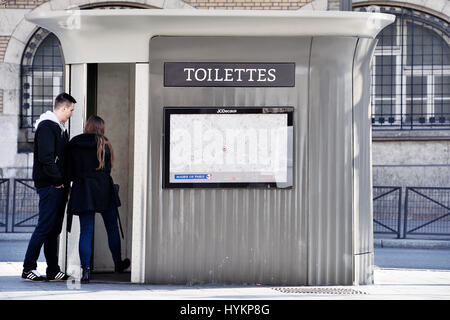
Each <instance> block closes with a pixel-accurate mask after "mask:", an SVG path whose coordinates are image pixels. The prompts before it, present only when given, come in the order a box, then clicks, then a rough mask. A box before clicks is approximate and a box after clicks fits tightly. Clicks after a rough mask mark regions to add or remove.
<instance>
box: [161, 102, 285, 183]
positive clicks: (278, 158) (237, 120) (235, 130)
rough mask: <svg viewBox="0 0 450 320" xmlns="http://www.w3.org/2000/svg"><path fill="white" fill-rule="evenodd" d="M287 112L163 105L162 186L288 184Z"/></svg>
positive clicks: (280, 110)
mask: <svg viewBox="0 0 450 320" xmlns="http://www.w3.org/2000/svg"><path fill="white" fill-rule="evenodd" d="M292 113H293V108H292V107H264V108H256V107H245V108H244V107H240V108H208V107H202V108H195V109H194V108H165V109H164V132H165V145H164V155H165V159H164V166H165V168H164V171H165V172H164V173H165V177H164V187H169V188H170V187H182V188H183V187H184V188H186V187H260V188H271V187H272V188H289V187H292V165H293V164H292V154H293V141H292V137H293V132H292V130H293V127H292Z"/></svg>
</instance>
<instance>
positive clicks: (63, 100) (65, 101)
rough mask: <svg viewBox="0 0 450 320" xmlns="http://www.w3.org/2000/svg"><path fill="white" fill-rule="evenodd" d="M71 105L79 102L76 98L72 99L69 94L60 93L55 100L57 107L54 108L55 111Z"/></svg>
mask: <svg viewBox="0 0 450 320" xmlns="http://www.w3.org/2000/svg"><path fill="white" fill-rule="evenodd" d="M70 103H77V101H76V100H75V99H74V97H72V96H71V95H70V94H68V93H65V92H63V93H60V94H58V96H57V97H56V98H55V107H54V109H55V110H56V109H59V108H62V107H64V106H69V104H70Z"/></svg>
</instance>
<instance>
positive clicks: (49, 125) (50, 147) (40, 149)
mask: <svg viewBox="0 0 450 320" xmlns="http://www.w3.org/2000/svg"><path fill="white" fill-rule="evenodd" d="M75 103H76V101H75V99H74V98H73V97H72V96H71V95H69V94H67V93H61V94H59V95H58V96H57V97H56V99H55V105H54V107H53V112H52V111H47V112H46V113H44V114H42V115H41V116H40V118H39V120H37V121H36V124H35V130H36V131H35V135H34V163H33V180H34V185H35V187H36V190H37V193H38V195H39V220H38V224H37V226H36V228H35V230H34V232H33V234H32V236H31V239H30V242H29V243H28V249H27V252H26V254H25V261H24V264H23V272H22V278H23V279H26V280H31V281H44V280H49V281H64V280H67V279H69V275H67V274H65V273H64V272H62V271H61V269H60V267H59V265H58V236H59V234H60V233H61V228H62V222H63V220H64V211H65V207H66V202H67V197H68V193H69V184H68V182H67V180H68V179H67V174H66V159H65V152H66V146H67V144H68V142H69V136H68V134H67V131H66V128H65V123H66V122H67V120H69V118H70V117H71V116H72V112H73V109H74V106H75ZM42 245H44V255H45V259H46V261H47V270H46V273H47V279H46V278H45V277H43V276H41V275H40V274H39V273H38V272H37V270H36V268H37V259H38V258H39V254H40V251H41V248H42Z"/></svg>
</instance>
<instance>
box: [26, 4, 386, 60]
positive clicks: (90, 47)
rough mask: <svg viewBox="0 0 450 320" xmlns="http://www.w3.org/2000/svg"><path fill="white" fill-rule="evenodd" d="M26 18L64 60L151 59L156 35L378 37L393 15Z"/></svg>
mask: <svg viewBox="0 0 450 320" xmlns="http://www.w3.org/2000/svg"><path fill="white" fill-rule="evenodd" d="M25 17H26V19H27V20H28V21H30V22H32V23H35V24H37V25H39V26H41V27H44V28H46V29H47V30H50V31H51V32H53V33H54V34H56V36H57V37H58V38H59V40H60V42H61V45H62V48H63V52H64V58H65V62H66V63H67V64H76V63H115V62H148V61H149V59H150V56H149V46H150V45H149V41H150V39H151V38H152V37H154V36H279V37H285V36H345V37H360V38H375V37H376V36H377V34H378V33H379V32H380V31H381V30H382V29H383V28H384V27H386V26H388V25H389V24H391V23H392V22H394V20H395V16H394V15H390V14H383V13H366V12H343V11H340V12H339V11H322V12H318V11H268V10H264V11H262V10H260V11H256V10H186V9H163V10H155V9H127V10H65V11H47V12H43V11H38V12H31V13H29V14H27V15H25Z"/></svg>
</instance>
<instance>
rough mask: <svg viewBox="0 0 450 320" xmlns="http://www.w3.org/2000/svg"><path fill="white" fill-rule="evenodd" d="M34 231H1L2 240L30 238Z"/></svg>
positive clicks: (0, 239) (0, 237)
mask: <svg viewBox="0 0 450 320" xmlns="http://www.w3.org/2000/svg"><path fill="white" fill-rule="evenodd" d="M31 235H32V233H28V232H27V233H0V241H20V240H30V238H31Z"/></svg>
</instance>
